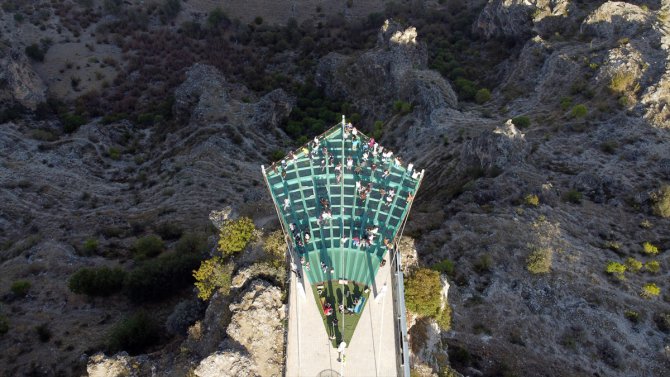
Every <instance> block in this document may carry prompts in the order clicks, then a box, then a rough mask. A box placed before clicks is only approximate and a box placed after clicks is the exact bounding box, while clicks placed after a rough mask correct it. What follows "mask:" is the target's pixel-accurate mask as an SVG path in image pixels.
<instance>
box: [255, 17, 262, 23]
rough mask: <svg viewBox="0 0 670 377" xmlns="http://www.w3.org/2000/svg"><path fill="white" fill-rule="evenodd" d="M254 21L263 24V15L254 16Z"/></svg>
mask: <svg viewBox="0 0 670 377" xmlns="http://www.w3.org/2000/svg"><path fill="white" fill-rule="evenodd" d="M254 23H255V24H256V25H261V24H262V23H263V17H261V16H256V18H254Z"/></svg>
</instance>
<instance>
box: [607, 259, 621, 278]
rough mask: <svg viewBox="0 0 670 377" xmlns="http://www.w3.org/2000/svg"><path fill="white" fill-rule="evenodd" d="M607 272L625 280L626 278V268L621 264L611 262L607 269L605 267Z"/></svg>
mask: <svg viewBox="0 0 670 377" xmlns="http://www.w3.org/2000/svg"><path fill="white" fill-rule="evenodd" d="M605 272H607V273H608V274H610V275H614V276H616V277H617V278H619V279H620V280H623V279H624V278H625V277H624V272H626V266H625V265H623V264H621V263H619V262H609V263H607V267H605Z"/></svg>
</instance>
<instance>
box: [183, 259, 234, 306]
mask: <svg viewBox="0 0 670 377" xmlns="http://www.w3.org/2000/svg"><path fill="white" fill-rule="evenodd" d="M232 273H233V265H232V263H227V264H224V263H223V260H222V259H221V258H219V257H214V258H211V259H207V260H205V261H203V262H202V263H201V264H200V268H198V270H196V271H193V277H194V278H195V287H196V288H197V289H198V298H200V299H202V300H209V298H210V297H212V295H213V294H214V292H215V291H219V292H220V293H222V294H223V295H226V296H227V295H228V294H229V293H230V284H231V282H232Z"/></svg>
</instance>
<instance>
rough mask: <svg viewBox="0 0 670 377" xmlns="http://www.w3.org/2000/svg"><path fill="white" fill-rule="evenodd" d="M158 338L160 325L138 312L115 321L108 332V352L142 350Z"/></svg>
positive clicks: (150, 317)
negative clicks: (117, 321)
mask: <svg viewBox="0 0 670 377" xmlns="http://www.w3.org/2000/svg"><path fill="white" fill-rule="evenodd" d="M159 339H160V327H159V326H158V324H157V323H156V321H154V319H153V317H152V316H151V315H149V314H147V313H145V312H139V313H137V314H134V315H132V316H130V317H128V318H125V319H123V320H122V321H121V322H119V323H117V324H116V325H115V326H114V327H113V328H112V330H111V331H110V333H109V341H108V344H107V347H108V350H109V352H110V353H115V352H119V351H122V350H123V351H127V352H128V353H129V354H131V355H137V354H140V353H142V352H144V351H145V350H146V349H147V348H148V347H149V346H152V345H154V344H156V342H158V340H159Z"/></svg>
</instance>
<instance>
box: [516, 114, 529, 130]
mask: <svg viewBox="0 0 670 377" xmlns="http://www.w3.org/2000/svg"><path fill="white" fill-rule="evenodd" d="M512 123H513V124H514V125H515V126H516V127H517V128H528V126H530V118H529V117H527V116H525V115H520V116H518V117H514V118H512Z"/></svg>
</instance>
